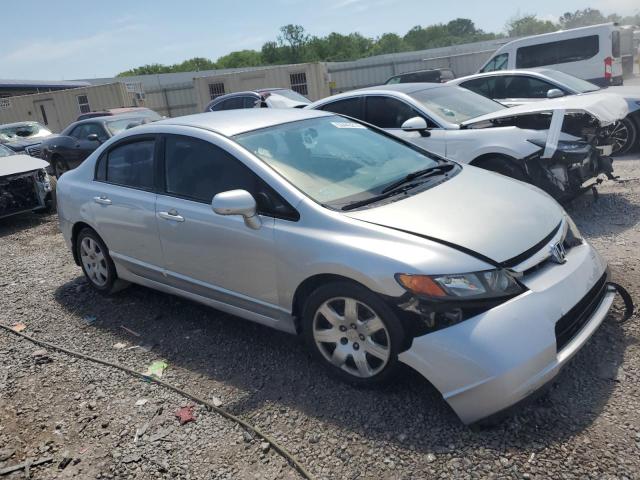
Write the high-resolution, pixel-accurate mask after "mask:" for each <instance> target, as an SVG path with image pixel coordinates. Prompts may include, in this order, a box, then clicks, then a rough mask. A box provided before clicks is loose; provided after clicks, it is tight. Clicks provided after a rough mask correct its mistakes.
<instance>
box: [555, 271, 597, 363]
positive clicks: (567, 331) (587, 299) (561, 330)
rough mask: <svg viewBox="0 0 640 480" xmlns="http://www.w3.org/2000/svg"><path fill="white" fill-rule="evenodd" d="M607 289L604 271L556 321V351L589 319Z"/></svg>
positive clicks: (565, 344)
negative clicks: (583, 294)
mask: <svg viewBox="0 0 640 480" xmlns="http://www.w3.org/2000/svg"><path fill="white" fill-rule="evenodd" d="M606 291H607V274H606V272H605V273H604V275H602V277H600V279H599V280H598V281H597V282H596V284H595V285H594V286H593V287H592V288H591V290H589V291H588V292H587V294H586V295H585V296H584V297H583V298H582V300H580V301H579V302H578V303H577V304H576V305H575V306H574V307H573V308H572V309H571V310H569V312H568V313H567V314H566V315H564V316H563V317H562V318H561V319H560V320H558V321H557V322H556V351H558V352H559V351H560V350H562V349H563V348H564V347H566V346H567V344H568V343H569V342H570V341H571V340H572V339H573V338H574V337H575V336H576V335H577V334H578V333H580V330H582V328H583V327H584V325H585V324H586V323H587V322H588V321H589V318H591V315H593V312H594V311H595V310H596V308H598V305H600V301H601V300H602V298H603V297H604V295H605V293H606Z"/></svg>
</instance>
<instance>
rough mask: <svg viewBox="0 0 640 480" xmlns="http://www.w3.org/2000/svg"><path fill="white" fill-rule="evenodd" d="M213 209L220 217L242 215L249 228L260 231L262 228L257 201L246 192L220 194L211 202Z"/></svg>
mask: <svg viewBox="0 0 640 480" xmlns="http://www.w3.org/2000/svg"><path fill="white" fill-rule="evenodd" d="M211 208H212V209H213V211H214V212H216V213H217V214H218V215H241V216H242V217H243V218H244V223H245V225H246V226H247V227H249V228H252V229H254V230H258V229H259V228H260V227H261V226H262V222H261V221H260V217H258V215H257V214H256V209H257V205H256V200H255V198H253V196H252V195H251V194H250V193H249V192H247V191H246V190H230V191H228V192H221V193H218V194H217V195H216V196H214V197H213V200H212V201H211Z"/></svg>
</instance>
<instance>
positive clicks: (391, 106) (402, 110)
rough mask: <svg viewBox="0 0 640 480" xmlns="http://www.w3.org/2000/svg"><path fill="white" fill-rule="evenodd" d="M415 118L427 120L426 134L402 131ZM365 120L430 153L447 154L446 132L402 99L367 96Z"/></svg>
mask: <svg viewBox="0 0 640 480" xmlns="http://www.w3.org/2000/svg"><path fill="white" fill-rule="evenodd" d="M413 117H422V118H424V119H425V121H426V122H427V129H428V131H427V132H426V133H423V132H407V131H404V130H402V128H401V126H402V124H403V123H404V122H406V121H407V120H409V119H410V118H413ZM364 119H365V121H366V122H368V123H371V124H372V125H375V126H376V127H379V128H383V129H385V130H386V131H388V132H389V133H391V134H393V135H395V136H397V137H400V138H404V139H405V140H408V141H410V142H412V143H415V144H416V145H419V146H421V147H422V148H425V149H426V150H429V151H430V152H433V153H436V154H438V155H442V156H445V155H446V154H447V143H446V131H445V130H444V129H442V128H440V127H439V126H438V125H437V124H436V123H435V122H434V121H433V120H431V118H429V117H428V116H427V115H426V114H425V113H423V112H419V111H418V110H416V109H415V108H414V107H413V106H412V105H409V104H408V103H406V102H403V101H402V100H400V99H397V98H394V97H391V96H385V95H368V96H366V97H365V115H364Z"/></svg>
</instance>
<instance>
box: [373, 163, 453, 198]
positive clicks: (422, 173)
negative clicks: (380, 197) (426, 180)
mask: <svg viewBox="0 0 640 480" xmlns="http://www.w3.org/2000/svg"><path fill="white" fill-rule="evenodd" d="M453 166H454V164H453V163H445V164H443V165H436V166H434V167H429V168H424V169H422V170H417V171H415V172H411V173H409V174H408V175H405V176H404V177H403V178H401V179H400V180H398V181H396V182H393V183H392V184H390V185H387V186H386V187H385V188H384V189H383V190H382V192H380V193H382V194H385V193H389V192H392V191H393V190H395V189H396V188H398V187H400V186H402V185H404V184H405V183H407V182H410V181H412V180H415V179H416V178H419V177H424V176H426V175H432V174H435V173H444V172H448V171H449V170H451V169H452V168H453Z"/></svg>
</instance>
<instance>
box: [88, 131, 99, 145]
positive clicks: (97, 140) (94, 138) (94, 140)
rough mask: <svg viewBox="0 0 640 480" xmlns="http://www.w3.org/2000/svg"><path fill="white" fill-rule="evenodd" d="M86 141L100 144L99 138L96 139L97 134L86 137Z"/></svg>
mask: <svg viewBox="0 0 640 480" xmlns="http://www.w3.org/2000/svg"><path fill="white" fill-rule="evenodd" d="M87 140H89V141H90V142H98V143H102V142H101V141H100V138H98V134H97V133H92V134H91V135H87Z"/></svg>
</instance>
